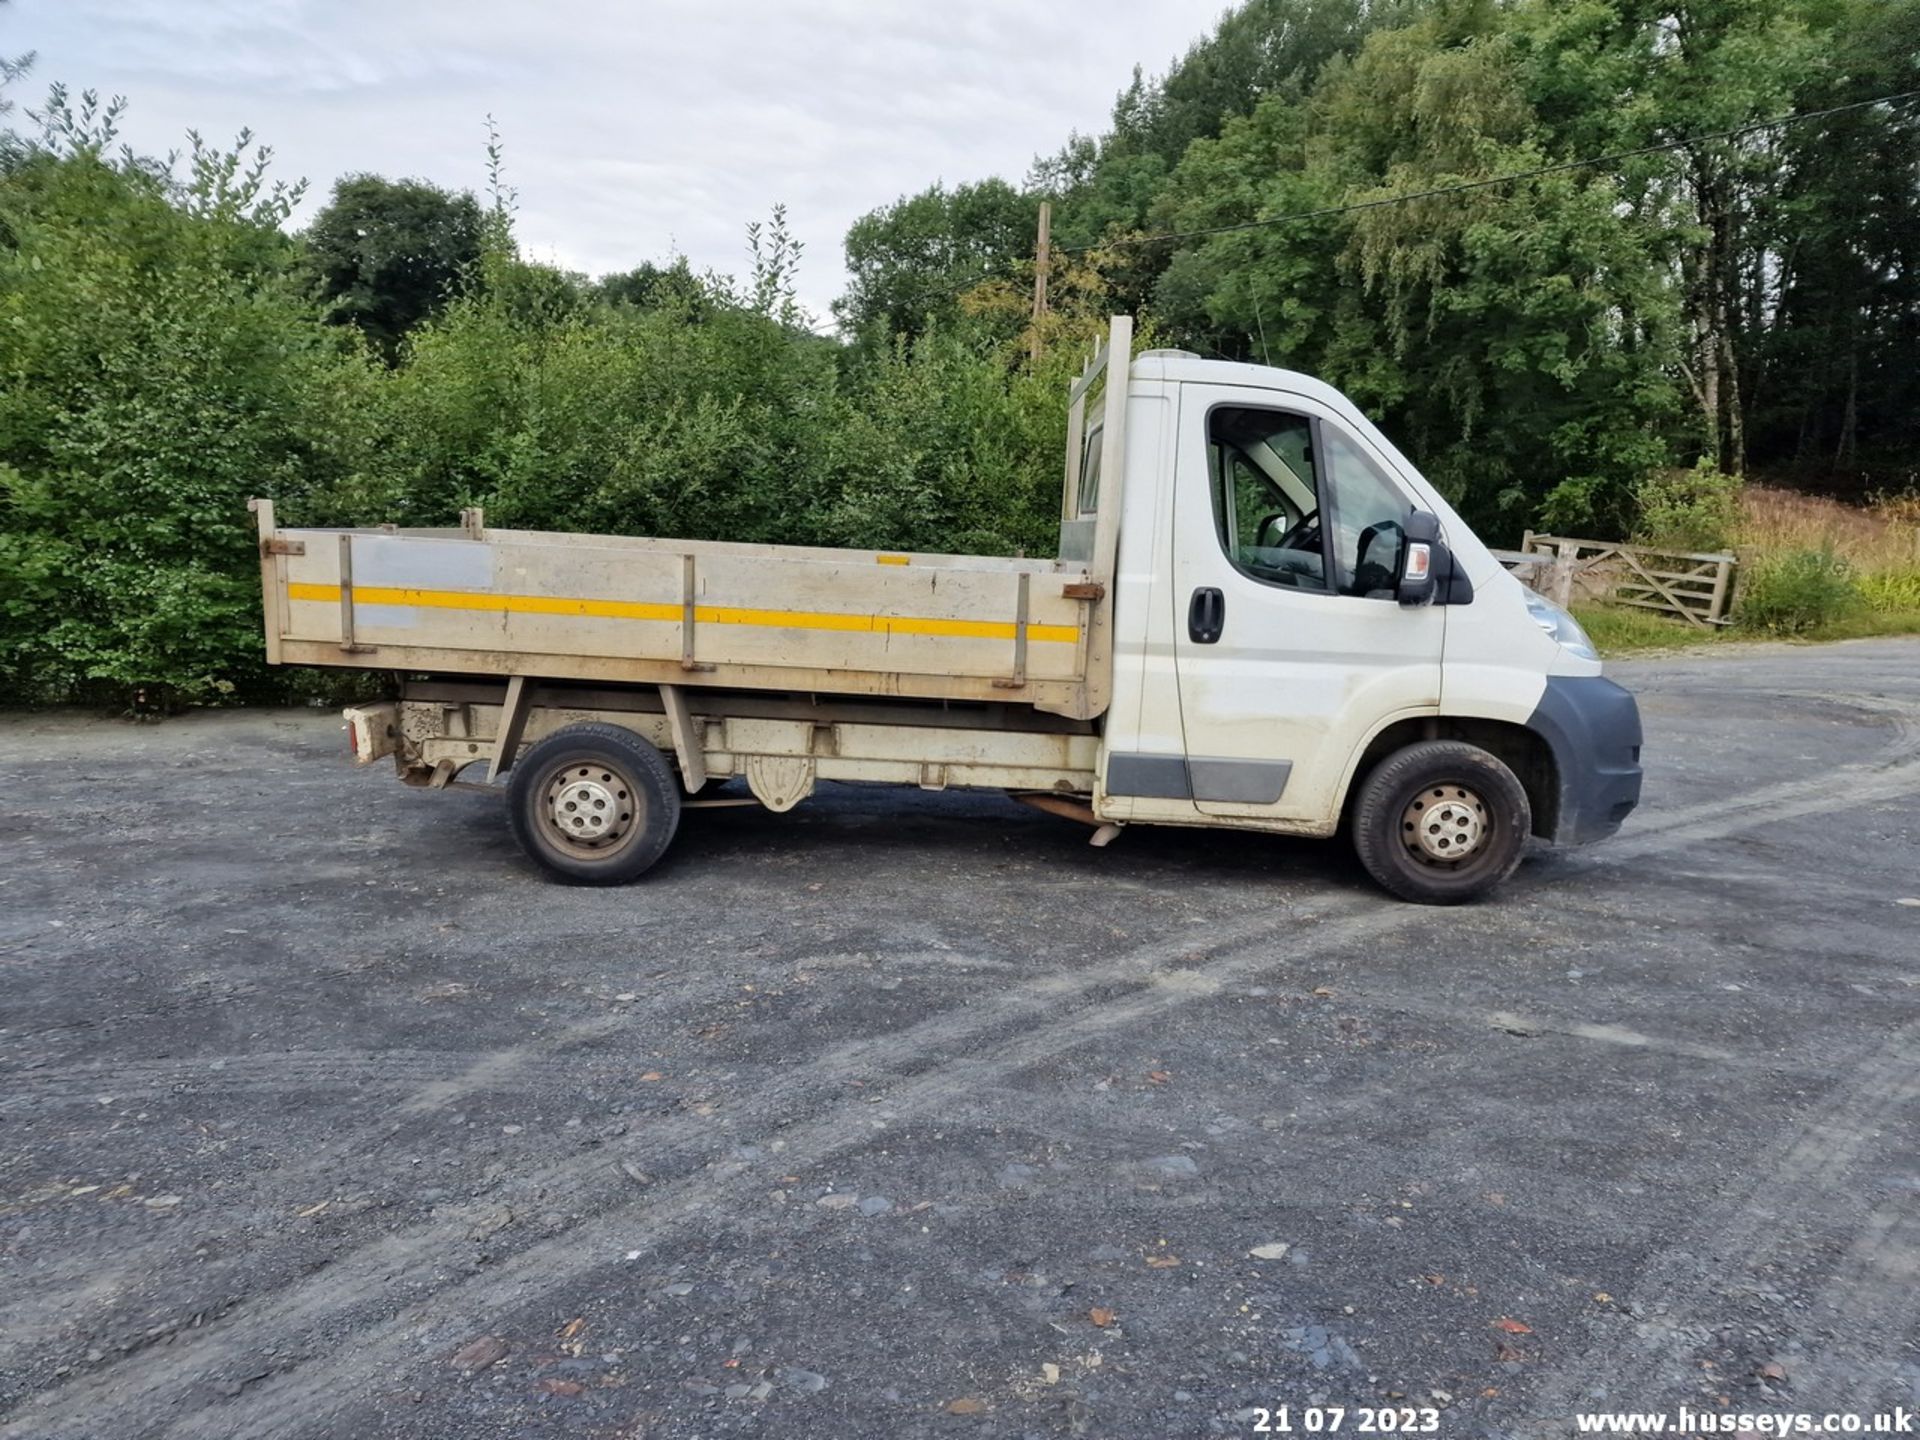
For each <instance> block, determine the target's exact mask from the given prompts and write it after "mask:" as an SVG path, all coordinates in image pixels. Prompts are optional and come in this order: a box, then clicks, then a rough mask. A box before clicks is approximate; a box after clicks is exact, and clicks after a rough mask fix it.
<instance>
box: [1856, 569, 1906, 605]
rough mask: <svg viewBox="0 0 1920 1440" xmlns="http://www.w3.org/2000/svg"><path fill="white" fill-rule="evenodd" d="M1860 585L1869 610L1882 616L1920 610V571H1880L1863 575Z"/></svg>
mask: <svg viewBox="0 0 1920 1440" xmlns="http://www.w3.org/2000/svg"><path fill="white" fill-rule="evenodd" d="M1858 584H1859V587H1860V598H1861V600H1862V601H1864V602H1865V604H1866V607H1867V608H1868V609H1869V610H1874V611H1878V612H1880V613H1882V614H1899V613H1902V612H1904V611H1908V610H1920V570H1880V571H1876V572H1874V573H1872V574H1866V575H1862V576H1861V577H1860V579H1859V581H1858Z"/></svg>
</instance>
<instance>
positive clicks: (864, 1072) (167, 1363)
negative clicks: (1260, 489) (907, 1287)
mask: <svg viewBox="0 0 1920 1440" xmlns="http://www.w3.org/2000/svg"><path fill="white" fill-rule="evenodd" d="M1903 781H1905V785H1907V787H1916V785H1920V776H1903ZM1880 783H1884V780H1882V778H1880V776H1855V778H1843V780H1837V781H1830V783H1826V787H1824V806H1822V808H1843V806H1847V804H1851V803H1855V801H1857V791H1859V789H1860V787H1862V785H1880ZM1809 803H1811V801H1809ZM1728 810H1730V812H1728V814H1726V816H1722V818H1720V820H1716V822H1715V820H1695V822H1693V824H1690V826H1688V828H1686V829H1682V831H1668V833H1667V835H1663V839H1667V843H1672V845H1686V843H1699V841H1701V839H1707V837H1709V831H1711V833H1734V831H1740V829H1743V828H1747V826H1751V824H1755V820H1753V806H1751V804H1747V803H1740V804H1730V806H1728ZM1655 849H1659V847H1655ZM1369 900H1371V897H1365V899H1359V897H1350V899H1348V900H1346V902H1342V904H1323V906H1309V908H1308V910H1304V912H1302V914H1300V920H1308V922H1311V924H1309V925H1308V929H1306V931H1304V939H1306V941H1308V947H1306V948H1308V952H1309V954H1315V956H1323V954H1325V952H1327V947H1329V945H1342V943H1356V941H1361V939H1367V937H1371V935H1375V933H1384V931H1388V929H1394V927H1405V925H1407V924H1409V920H1407V916H1405V912H1404V910H1402V908H1398V906H1394V908H1380V906H1379V904H1369ZM1361 906H1365V908H1361ZM1271 927H1273V916H1271V914H1265V912H1261V914H1256V916H1250V918H1246V920H1242V922H1238V924H1235V925H1231V927H1227V929H1225V931H1213V933H1212V935H1208V937H1206V941H1204V948H1206V950H1212V952H1213V954H1215V956H1225V958H1215V960H1212V962H1202V964H1200V966H1192V968H1190V973H1194V972H1196V973H1206V975H1208V977H1210V979H1213V981H1217V983H1227V981H1229V979H1235V977H1240V975H1252V973H1261V972H1265V970H1273V968H1277V966H1284V964H1286V960H1284V958H1275V956H1271V954H1269V952H1267V950H1265V947H1263V945H1261V941H1267V939H1271ZM1256 945H1258V947H1260V950H1258V952H1254V954H1236V947H1240V948H1242V950H1244V948H1246V947H1256ZM1194 948H1202V947H1198V945H1196V937H1188V935H1181V937H1173V939H1171V941H1156V943H1152V945H1146V947H1140V948H1137V950H1133V952H1129V954H1127V956H1121V958H1116V960H1112V962H1106V964H1100V966H1094V968H1091V970H1081V972H1069V973H1054V975H1046V977H1041V979H1037V981H1031V983H1027V985H1023V987H1016V989H1014V991H1010V993H1002V995H1000V996H996V998H995V1002H991V1004H987V1006H972V1008H968V1012H962V1014H960V1016H954V1014H952V1012H947V1014H943V1016H935V1018H931V1020H927V1021H922V1025H916V1027H912V1029H908V1031H902V1033H895V1035H889V1037H879V1039H872V1041H860V1043H854V1044H852V1046H843V1048H841V1050H839V1052H835V1054H829V1056H826V1058H822V1060H820V1062H814V1064H812V1066H808V1068H806V1071H808V1075H806V1081H808V1085H810V1087H818V1085H826V1083H831V1077H833V1075H839V1077H843V1079H856V1077H872V1073H874V1071H876V1069H887V1068H893V1069H895V1071H897V1073H900V1075H902V1077H904V1079H902V1081H900V1083H899V1085H897V1087H893V1089H891V1091H887V1092H885V1102H887V1104H885V1110H883V1116H885V1123H889V1125H891V1123H897V1121H899V1119H900V1117H902V1116H914V1117H918V1116H922V1114H943V1112H950V1108H952V1106H954V1102H956V1100H962V1098H964V1096H966V1094H968V1091H970V1089H972V1087H973V1085H975V1083H981V1081H987V1079H993V1077H995V1075H1000V1073H1012V1071H1016V1069H1020V1068H1023V1066H1027V1064H1037V1062H1041V1060H1046V1058H1050V1056H1054V1054H1058V1052H1060V1050H1062V1048H1066V1046H1071V1044H1077V1043H1081V1041H1085V1039H1089V1037H1092V1035H1098V1033H1106V1031H1110V1029H1116V1027H1123V1025H1131V1023H1135V1021H1139V1020H1146V1018H1150V1016H1162V1014H1167V1012H1169V1010H1173V1008H1179V1006H1183V1004H1187V1002H1190V1000H1194V998H1198V996H1200V995H1206V993H1210V989H1206V987H1190V985H1183V987H1165V985H1142V987H1140V989H1139V991H1137V993H1133V995H1131V996H1123V998H1112V1000H1106V1002H1104V1004H1102V1002H1096V1004H1092V1006H1091V1008H1087V1010H1081V1012H1075V1014H1069V1016H1064V1018H1060V1020H1054V1021H1050V1023H1044V1025H1041V1027H1033V1020H1031V1018H1033V1014H1035V1012H1037V1010H1039V1008H1041V1006H1048V1008H1058V1006H1060V1004H1064V1002H1071V1000H1073V998H1077V996H1083V995H1089V993H1092V991H1096V989H1104V987H1112V985H1116V983H1127V981H1135V983H1139V981H1142V979H1146V977H1150V975H1152V972H1154V970H1156V968H1160V966H1164V964H1169V962H1175V960H1181V958H1185V956H1188V954H1190V952H1192V950H1194ZM1008 1012H1012V1014H1008ZM1006 1020H1010V1021H1014V1023H1020V1021H1025V1025H1027V1027H1025V1031H1023V1033H1016V1035H1014V1037H1012V1039H1010V1041H1006V1043H1002V1044H1000V1046H998V1048H995V1050H993V1052H989V1054H987V1056H983V1058H966V1056H962V1058H948V1060H945V1062H939V1060H935V1062H933V1066H931V1068H929V1069H924V1071H922V1073H918V1075H914V1073H910V1071H912V1066H914V1062H916V1060H918V1058H920V1056H925V1054H929V1052H939V1050H948V1048H950V1046H954V1044H956V1043H960V1041H964V1039H970V1037H975V1035H981V1033H985V1031H987V1029H991V1027H993V1025H996V1023H1000V1021H1006ZM868 1100H870V1094H862V1096H860V1100H858V1102H841V1104H837V1106H835V1104H831V1102H829V1104H828V1106H826V1114H824V1116H822V1117H816V1119H812V1121H801V1123H799V1125H795V1127H791V1129H783V1131H778V1135H774V1133H770V1135H768V1137H766V1139H781V1140H785V1148H783V1152H781V1162H780V1164H781V1165H783V1167H801V1165H818V1164H822V1162H826V1160H829V1158H831V1156H835V1154H839V1152H841V1150H847V1148H852V1146H856V1144H864V1142H866V1140H868V1139H872V1135H874V1121H876V1119H877V1116H876V1112H874V1108H872V1106H870V1104H868ZM753 1110H762V1112H768V1114H766V1116H764V1119H772V1121H778V1117H780V1110H781V1106H780V1104H778V1100H774V1098H772V1096H766V1098H760V1100H758V1104H749V1106H745V1114H743V1116H737V1117H749V1116H751V1114H753ZM670 1127H672V1131H674V1133H672V1135H662V1129H668V1127H659V1129H655V1131H653V1133H651V1135H647V1137H636V1146H632V1148H637V1142H639V1140H641V1139H643V1140H647V1144H649V1146H651V1144H659V1142H662V1140H666V1142H668V1144H674V1146H680V1144H687V1142H691V1140H697V1139H699V1135H697V1133H695V1131H699V1133H708V1127H707V1123H705V1121H697V1119H695V1117H678V1123H670ZM730 1139H737V1133H735V1137H730ZM649 1160H651V1154H649ZM743 1171H745V1167H743V1165H718V1167H714V1171H712V1173H693V1175H689V1177H685V1179H680V1181H672V1183H666V1185H662V1187H659V1190H657V1192H651V1194H649V1196H647V1200H645V1202H643V1204H639V1206H626V1208H618V1210H614V1212H612V1213H601V1215H595V1217H591V1219H586V1221H582V1223H578V1225H574V1227H568V1229H564V1231H561V1233H559V1235H555V1236H549V1238H545V1240H540V1242H536V1244H534V1246H530V1248H526V1250H522V1252H518V1254H515V1256H513V1258H511V1260H507V1261H505V1263H503V1265H499V1267H497V1269H495V1271H492V1273H486V1275H480V1277H474V1279H468V1281H457V1283H453V1284H451V1286H442V1288H432V1283H434V1279H436V1277H434V1275H432V1271H434V1269H436V1252H438V1248H440V1236H442V1231H440V1229H438V1227H436V1229H426V1231H422V1233H415V1235H409V1236H399V1238H394V1240H386V1242H376V1244H374V1246H371V1248H367V1250H363V1252H359V1254H355V1256H348V1258H344V1260H342V1261H336V1263H334V1265H330V1267H328V1269H326V1271H323V1273H321V1275H319V1277H315V1279H313V1281H311V1283H309V1284H307V1286H303V1288H301V1290H296V1292H294V1294H278V1296H271V1298H267V1302H265V1304H259V1302H253V1300H250V1302H248V1304H246V1306H242V1308H240V1309H242V1311H246V1319H248V1325H246V1334H244V1336H236V1334H234V1329H236V1327H230V1325H228V1327H221V1329H217V1331H213V1332H211V1334H207V1332H204V1338H198V1340H196V1342H192V1344H190V1346H188V1348H186V1352H182V1354H167V1352H148V1354H146V1357H138V1359H140V1361H144V1363H140V1373H138V1375H132V1373H125V1375H123V1373H115V1371H127V1369H129V1367H127V1365H121V1367H115V1369H111V1371H108V1373H104V1375H100V1377H98V1379H96V1380H92V1386H94V1388H92V1390H90V1392H88V1394H96V1398H98V1402H100V1404H98V1405H96V1404H90V1398H88V1394H75V1396H71V1398H69V1400H71V1404H67V1405H63V1407H61V1415H60V1417H58V1419H60V1423H58V1425H56V1428H50V1430H42V1434H44V1440H58V1436H67V1434H84V1432H86V1430H75V1428H60V1425H63V1423H65V1421H67V1419H69V1417H71V1419H73V1421H75V1423H81V1425H90V1423H96V1421H108V1423H109V1425H115V1427H127V1425H129V1423H132V1421H136V1419H138V1417H156V1415H161V1413H165V1409H167V1407H169V1405H173V1404H179V1402H180V1400H182V1398H186V1394H188V1392H190V1390H192V1386H194V1382H196V1380H198V1379H202V1377H205V1375H209V1373H213V1371H217V1369H221V1367H223V1365H234V1363H248V1361H250V1357H252V1354H253V1350H255V1348H257V1346H259V1344H261V1340H263V1336H265V1334H273V1336H286V1338H294V1336H296V1334H303V1332H309V1331H313V1329H319V1327H321V1325H323V1323H324V1321H326V1319H328V1317H332V1315H336V1313H340V1311H342V1309H346V1308H351V1306H355V1304H357V1302H363V1300H365V1294H371V1292H372V1294H378V1292H386V1294H388V1296H390V1304H394V1302H397V1304H399V1313H397V1315H394V1317H392V1319H386V1321H374V1323H371V1325H367V1327H359V1329H357V1331H355V1338H353V1340H351V1342H348V1344H346V1346H340V1348H336V1350H332V1352H330V1354H328V1356H326V1357H324V1359H317V1361H309V1363H307V1365H301V1367H298V1369H296V1371H292V1373H290V1375H288V1377H286V1379H280V1380H269V1382H265V1384H263V1386H259V1388H257V1390H250V1392H248V1396H246V1398H242V1402H240V1404H238V1405H232V1407H223V1409H217V1411H198V1413H194V1415H188V1417H182V1419H180V1425H182V1427H184V1428H180V1430H179V1432H180V1434H186V1436H238V1434H282V1432H290V1428H298V1427H300V1425H301V1423H307V1421H311V1419H313V1417H315V1415H319V1413H324V1405H326V1404H328V1402H332V1404H336V1405H338V1404H342V1402H344V1400H346V1398H349V1396H351V1394H353V1384H355V1379H361V1377H365V1373H367V1371H369V1369H376V1367H378V1357H388V1356H394V1354H401V1352H411V1354H417V1352H419V1350H422V1348H426V1350H430V1348H434V1346H440V1344H453V1340H455V1338H459V1332H457V1329H455V1327H457V1325H459V1315H474V1313H484V1311H488V1309H497V1308H503V1306H509V1304H524V1302H526V1300H528V1298H530V1294H532V1292H538V1290H545V1288H549V1286H553V1284H559V1283H561V1281H564V1279H568V1277H572V1275H578V1273H582V1271H584V1269H589V1267H593V1265H597V1263H603V1261H605V1260H607V1258H609V1256H612V1254H616V1252H622V1250H630V1248H634V1244H641V1246H643V1248H645V1246H649V1244H659V1242H660V1240H664V1238H666V1236H668V1235H672V1233H676V1231H678V1229H680V1227H682V1225H685V1223H689V1212H691V1213H693V1215H695V1217H699V1215H703V1213H705V1212H707V1210H708V1208H712V1206H714V1204H718V1202H720V1200H724V1198H726V1196H728V1194H732V1192H733V1190H735V1188H743V1187H758V1179H745V1181H743ZM582 1188H586V1187H582ZM468 1223H470V1219H468V1217H461V1221H459V1225H461V1227H465V1225H468ZM695 1223H697V1221H695ZM409 1271H428V1273H426V1275H411V1273H409ZM409 1279H411V1286H409ZM409 1288H411V1290H413V1294H407V1290H409ZM394 1290H399V1292H401V1294H397V1296H396V1294H392V1292H394ZM422 1290H424V1294H422ZM447 1302H451V1309H453V1313H451V1315H445V1311H447V1309H449V1306H447ZM415 1327H422V1329H424V1334H415ZM409 1340H411V1344H409ZM369 1361H372V1363H369ZM131 1363H138V1361H131ZM54 1394H58V1396H65V1394H67V1392H65V1390H60V1392H54ZM15 1432H19V1430H13V1428H12V1427H10V1428H8V1430H0V1434H15ZM21 1434H23V1432H21Z"/></svg>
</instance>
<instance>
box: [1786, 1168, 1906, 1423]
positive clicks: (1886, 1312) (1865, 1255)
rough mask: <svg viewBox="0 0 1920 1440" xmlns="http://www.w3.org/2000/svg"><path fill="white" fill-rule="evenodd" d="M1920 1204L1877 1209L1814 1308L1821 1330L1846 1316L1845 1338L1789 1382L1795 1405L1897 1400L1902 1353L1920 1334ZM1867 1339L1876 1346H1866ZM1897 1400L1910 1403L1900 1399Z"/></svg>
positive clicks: (1897, 1201)
mask: <svg viewBox="0 0 1920 1440" xmlns="http://www.w3.org/2000/svg"><path fill="white" fill-rule="evenodd" d="M1916 1210H1920V1200H1916V1197H1915V1196H1914V1195H1913V1194H1912V1193H1911V1192H1909V1193H1907V1194H1905V1195H1901V1196H1894V1197H1888V1198H1887V1199H1886V1200H1884V1201H1882V1203H1881V1204H1880V1205H1878V1206H1877V1207H1875V1209H1874V1211H1873V1213H1872V1215H1871V1216H1869V1217H1868V1219H1867V1223H1866V1224H1865V1225H1863V1226H1862V1227H1861V1228H1860V1231H1859V1233H1858V1234H1857V1235H1856V1236H1855V1237H1854V1241H1853V1244H1852V1245H1850V1246H1849V1247H1848V1248H1847V1252H1846V1254H1845V1255H1843V1256H1841V1257H1840V1261H1839V1263H1838V1264H1837V1265H1836V1266H1835V1267H1834V1270H1833V1274H1832V1275H1831V1276H1830V1277H1829V1278H1828V1280H1827V1283H1826V1284H1825V1285H1824V1286H1822V1287H1821V1290H1820V1294H1819V1295H1818V1297H1816V1298H1815V1300H1814V1302H1813V1307H1812V1309H1813V1314H1814V1317H1815V1322H1814V1323H1816V1324H1819V1323H1821V1322H1823V1321H1825V1320H1827V1319H1828V1318H1829V1317H1833V1316H1839V1317H1842V1318H1843V1321H1844V1324H1845V1325H1846V1327H1847V1333H1845V1334H1843V1335H1839V1336H1836V1337H1835V1339H1834V1340H1833V1341H1832V1342H1831V1343H1830V1344H1828V1345H1826V1346H1824V1347H1823V1348H1822V1349H1820V1350H1817V1351H1815V1352H1814V1354H1813V1355H1812V1357H1811V1358H1810V1360H1809V1361H1807V1362H1803V1363H1801V1364H1798V1365H1796V1366H1795V1367H1794V1370H1793V1372H1792V1373H1790V1374H1789V1376H1788V1381H1789V1383H1790V1384H1791V1386H1792V1395H1793V1400H1794V1403H1795V1404H1796V1405H1797V1406H1799V1407H1800V1408H1803V1409H1808V1410H1834V1411H1838V1410H1845V1409H1847V1408H1848V1407H1849V1406H1858V1405H1859V1403H1860V1397H1861V1396H1863V1395H1867V1394H1870V1393H1872V1390H1871V1387H1874V1386H1878V1387H1879V1388H1880V1392H1881V1393H1882V1394H1883V1395H1887V1396H1896V1395H1899V1392H1897V1391H1896V1390H1895V1386H1896V1385H1897V1384H1899V1379H1900V1377H1899V1375H1898V1368H1899V1361H1898V1359H1897V1356H1896V1352H1897V1351H1898V1350H1901V1349H1905V1350H1906V1351H1907V1352H1908V1360H1907V1364H1908V1365H1910V1366H1912V1365H1915V1364H1916V1362H1920V1357H1917V1356H1915V1355H1914V1354H1913V1348H1914V1341H1915V1339H1916V1337H1917V1336H1920V1307H1916V1306H1915V1304H1914V1296H1915V1295H1916V1294H1920V1213H1916ZM1864 1336H1871V1337H1875V1339H1876V1340H1877V1341H1878V1343H1874V1344H1867V1345H1863V1344H1861V1343H1860V1342H1861V1338H1862V1337H1864ZM1899 1398H1903V1399H1904V1398H1905V1396H1900V1397H1899Z"/></svg>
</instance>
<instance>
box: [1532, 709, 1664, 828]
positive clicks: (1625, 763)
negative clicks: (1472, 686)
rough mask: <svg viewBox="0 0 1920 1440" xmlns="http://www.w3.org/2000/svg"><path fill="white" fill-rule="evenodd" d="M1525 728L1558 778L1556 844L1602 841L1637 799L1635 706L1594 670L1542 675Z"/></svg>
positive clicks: (1637, 725) (1637, 718)
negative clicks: (1542, 687) (1548, 754)
mask: <svg viewBox="0 0 1920 1440" xmlns="http://www.w3.org/2000/svg"><path fill="white" fill-rule="evenodd" d="M1527 728H1528V729H1529V730H1532V731H1533V732H1534V733H1535V734H1537V735H1539V736H1540V737H1541V738H1542V739H1543V740H1545V741H1546V742H1547V745H1548V748H1550V749H1551V750H1552V751H1553V764H1554V770H1555V771H1556V772H1557V774H1558V777H1559V783H1560V794H1559V802H1560V803H1559V810H1558V813H1557V815H1556V817H1555V823H1554V826H1553V833H1552V834H1551V835H1548V836H1547V837H1546V838H1548V839H1549V840H1552V841H1553V842H1554V843H1555V844H1557V845H1588V844H1591V843H1592V842H1593V841H1595V840H1604V839H1605V838H1606V837H1607V836H1609V835H1611V834H1613V832H1614V831H1616V830H1618V829H1619V828H1620V822H1621V821H1623V820H1625V819H1626V818H1627V816H1628V815H1629V814H1630V813H1632V810H1633V807H1634V806H1635V805H1637V804H1638V803H1639V802H1640V739H1641V736H1640V707H1639V706H1638V705H1637V704H1636V703H1635V702H1634V698H1633V696H1632V695H1631V694H1629V693H1628V692H1627V691H1625V690H1623V689H1621V688H1620V686H1618V685H1616V684H1614V683H1613V681H1611V680H1608V679H1606V678H1605V677H1604V676H1600V675H1585V676H1569V675H1554V676H1549V677H1548V679H1547V688H1546V691H1545V692H1544V693H1543V694H1542V695H1541V697H1540V703H1539V705H1538V706H1537V707H1535V709H1534V712H1533V714H1532V715H1531V716H1529V717H1528V719H1527Z"/></svg>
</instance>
